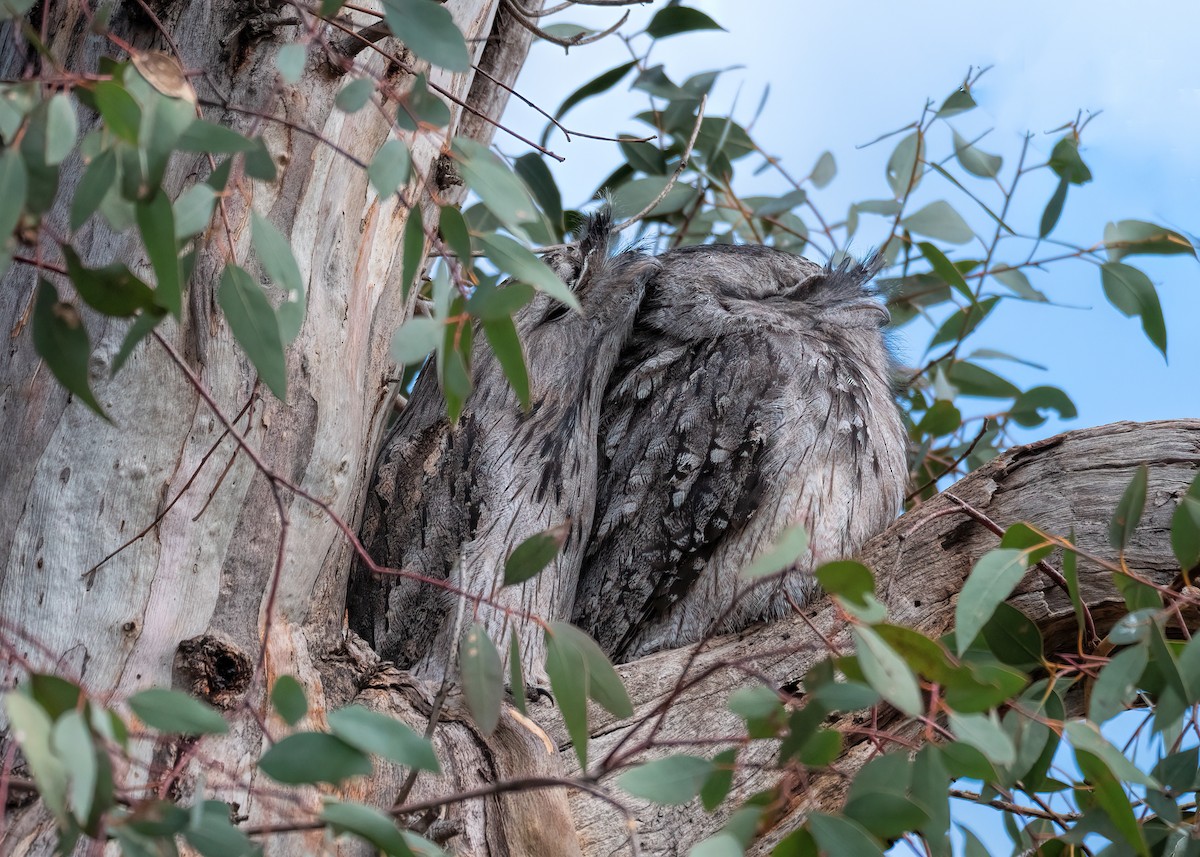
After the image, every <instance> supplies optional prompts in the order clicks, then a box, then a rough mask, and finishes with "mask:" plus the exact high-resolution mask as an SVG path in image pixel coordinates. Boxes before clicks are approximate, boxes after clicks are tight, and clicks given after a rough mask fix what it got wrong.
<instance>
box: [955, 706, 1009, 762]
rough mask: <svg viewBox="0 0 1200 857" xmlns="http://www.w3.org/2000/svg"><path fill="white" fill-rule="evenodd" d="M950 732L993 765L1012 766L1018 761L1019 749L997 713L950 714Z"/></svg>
mask: <svg viewBox="0 0 1200 857" xmlns="http://www.w3.org/2000/svg"><path fill="white" fill-rule="evenodd" d="M949 720H950V731H951V732H953V733H954V736H955V737H956V738H958V740H960V741H963V742H964V743H966V744H969V745H970V746H972V747H974V748H975V749H976V750H978V751H979V752H981V753H983V755H984V756H986V757H987V758H988V760H989V761H990V762H992V764H995V765H1011V764H1012V763H1013V762H1015V761H1016V759H1017V747H1016V745H1015V744H1013V741H1012V738H1010V737H1009V736H1008V733H1007V732H1005V731H1004V729H1003V728H1001V726H1000V722H999V721H998V720H997V719H996V714H995V712H991V713H988V714H960V713H958V712H956V711H951V712H950V714H949Z"/></svg>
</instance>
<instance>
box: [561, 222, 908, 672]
mask: <svg viewBox="0 0 1200 857" xmlns="http://www.w3.org/2000/svg"><path fill="white" fill-rule="evenodd" d="M658 262H659V266H660V267H659V271H658V272H657V274H656V275H655V276H654V278H653V279H652V280H651V281H650V282H649V283H648V284H647V287H646V293H645V296H644V297H643V300H642V305H641V308H640V310H639V312H638V316H637V321H636V323H635V326H634V328H633V331H632V332H631V334H630V338H629V341H628V342H627V343H626V344H625V345H624V347H623V349H622V352H621V356H620V359H619V361H618V362H617V365H616V368H615V370H614V372H613V374H612V376H611V378H609V381H608V387H607V390H606V391H605V395H604V402H603V404H602V405H601V409H600V411H601V416H600V427H599V435H598V443H599V450H600V453H599V458H598V466H599V480H598V492H597V496H596V511H595V524H594V527H593V530H592V532H591V534H590V537H589V542H588V546H587V550H586V552H585V554H584V557H583V566H582V569H581V570H580V579H579V585H578V591H577V594H576V598H575V611H574V621H575V622H576V624H578V625H580V626H581V627H582V628H583V629H584V630H586V631H587V632H588V633H590V634H591V635H592V636H593V637H594V638H595V639H596V640H597V641H598V642H599V643H600V645H601V647H602V648H603V649H604V650H605V651H606V652H608V653H609V654H610V655H611V656H613V657H614V659H616V660H618V661H628V660H633V659H635V658H638V657H640V656H642V655H645V654H648V653H650V652H654V651H657V650H659V649H664V648H669V647H676V646H680V645H683V644H686V643H690V642H694V641H696V640H699V639H701V638H703V637H705V636H706V635H710V634H713V633H719V632H727V631H734V630H739V629H741V628H744V627H746V626H747V625H750V624H752V623H754V622H758V621H763V620H767V619H772V618H777V617H780V616H782V615H784V614H785V613H787V612H789V611H790V610H791V609H792V604H795V605H796V606H803V605H805V604H807V603H809V602H811V601H812V600H813V599H814V598H815V597H816V596H817V594H818V591H819V588H818V586H817V583H816V580H815V578H814V577H813V576H812V574H811V572H812V570H813V569H814V568H815V566H816V565H817V564H818V563H819V562H822V561H825V560H829V559H834V558H840V557H846V556H849V555H851V554H853V553H854V552H855V551H856V550H857V549H858V548H859V547H860V546H861V545H862V544H863V543H864V542H865V541H866V540H867V539H868V538H870V537H871V536H873V535H875V534H876V533H878V532H879V531H880V530H882V529H883V528H884V527H885V526H886V525H887V524H888V523H889V522H890V521H891V520H892V519H893V518H894V517H895V516H896V514H897V512H898V511H899V509H900V506H901V502H902V498H903V489H904V485H905V482H906V479H907V467H906V442H907V435H906V433H905V430H904V427H903V425H902V423H901V420H900V414H899V411H898V409H897V407H896V404H895V400H894V398H893V392H892V388H891V384H890V374H891V371H890V358H889V353H888V351H887V348H886V346H885V343H884V340H883V336H882V334H881V328H882V327H883V325H884V324H885V323H886V322H887V320H888V315H887V311H886V309H884V307H883V306H882V304H880V303H879V302H878V300H877V299H876V298H875V297H874V295H873V294H872V293H871V291H870V290H869V289H868V287H867V283H868V281H869V280H870V278H871V276H872V275H873V273H874V271H873V270H872V268H871V267H864V266H862V265H857V264H853V263H851V262H846V263H844V264H842V265H840V266H837V267H822V266H819V265H816V264H814V263H812V262H810V261H808V260H806V259H802V258H800V257H797V256H793V255H790V254H787V253H783V252H780V251H777V250H773V249H770V248H767V247H759V246H734V245H704V246H695V247H686V248H682V249H678V250H673V251H671V252H668V253H666V254H664V255H662V256H659V257H658ZM793 524H802V525H803V526H804V527H805V528H806V529H807V531H808V533H809V536H810V547H809V551H808V552H807V553H805V554H804V555H803V556H802V557H801V558H800V559H799V560H798V561H797V562H796V563H795V565H794V567H793V568H792V569H791V570H790V571H789V572H788V573H786V574H785V575H783V576H782V578H781V579H775V580H770V581H767V584H768V585H761V584H760V585H757V586H750V585H749V582H748V581H747V580H745V579H744V578H742V577H741V576H740V572H741V570H742V569H743V568H745V567H746V566H747V565H749V564H750V562H751V561H752V560H753V559H754V558H755V557H757V556H759V555H761V554H762V553H763V552H765V551H766V550H768V549H770V548H771V547H772V546H773V545H774V544H775V542H776V541H777V539H778V538H779V536H780V534H781V533H782V532H783V531H784V530H785V529H787V528H788V527H789V526H790V525H793Z"/></svg>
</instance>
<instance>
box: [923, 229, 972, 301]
mask: <svg viewBox="0 0 1200 857" xmlns="http://www.w3.org/2000/svg"><path fill="white" fill-rule="evenodd" d="M917 246H918V247H920V248H921V254H922V255H923V256H924V257H925V259H926V261H928V262H929V265H930V267H931V268H933V272H934V273H935V274H937V275H938V276H939V277H941V279H942V280H943V281H944V282H945V283H946V285H948V286H950V287H951V288H952V289H954V290H955V291H956V292H958V293H959V294H960V295H962V296H963V297H964V298H966V299H967V300H968V301H970V302H971V303H972V304H974V303H975V293H974V292H973V291H971V287H970V286H968V285H967V281H966V280H964V279H963V275H962V272H961V271H959V270H958V268H956V267H954V263H953V262H951V261H950V260H949V259H947V258H946V254H945V253H943V252H942V251H941V250H939V249H938V248H937V247H935V246H934V245H933V244H930V243H929V242H928V241H921V242H918V243H917Z"/></svg>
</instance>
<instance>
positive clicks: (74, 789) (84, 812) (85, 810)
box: [51, 710, 107, 825]
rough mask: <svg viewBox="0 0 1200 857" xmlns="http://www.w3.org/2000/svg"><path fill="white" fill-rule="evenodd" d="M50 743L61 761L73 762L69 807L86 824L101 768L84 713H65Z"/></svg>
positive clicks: (70, 776)
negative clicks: (68, 760)
mask: <svg viewBox="0 0 1200 857" xmlns="http://www.w3.org/2000/svg"><path fill="white" fill-rule="evenodd" d="M51 744H52V746H53V748H54V752H55V755H57V756H58V758H59V759H70V765H71V767H70V773H69V775H68V778H69V781H70V786H69V788H68V792H67V805H68V807H69V808H70V810H71V813H72V815H74V816H75V819H76V821H77V822H79V824H81V825H83V824H86V823H87V819H88V816H89V815H91V813H92V802H93V799H94V798H95V797H96V794H95V791H96V784H97V781H98V779H99V774H100V766H99V765H98V764H97V759H96V745H95V743H94V742H93V740H92V733H91V731H90V730H89V729H88V726H87V723H86V722H85V721H84V719H83V713H82V712H80V711H78V710H74V711H68V712H66V713H64V714H63V715H62V716H61V717H60V718H59V719H58V721H57V722H56V723H55V724H54V729H53V731H52V733H51ZM105 808H107V807H105Z"/></svg>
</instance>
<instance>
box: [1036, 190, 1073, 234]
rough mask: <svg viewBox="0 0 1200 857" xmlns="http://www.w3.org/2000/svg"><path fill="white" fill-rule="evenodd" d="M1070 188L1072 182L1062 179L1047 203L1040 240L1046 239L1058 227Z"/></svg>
mask: <svg viewBox="0 0 1200 857" xmlns="http://www.w3.org/2000/svg"><path fill="white" fill-rule="evenodd" d="M1068 187H1070V182H1068V181H1067V180H1066V179H1062V180H1061V181H1060V182H1059V183H1058V187H1057V188H1055V190H1054V193H1053V194H1052V195H1051V197H1050V201H1049V202H1047V203H1046V208H1045V210H1044V211H1042V222H1041V225H1040V226H1038V237H1039V238H1045V237H1046V236H1047V235H1049V234H1050V233H1051V232H1053V231H1054V227H1055V226H1057V225H1058V218H1059V217H1060V216H1062V210H1063V204H1064V203H1065V202H1066V201H1067V188H1068Z"/></svg>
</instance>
